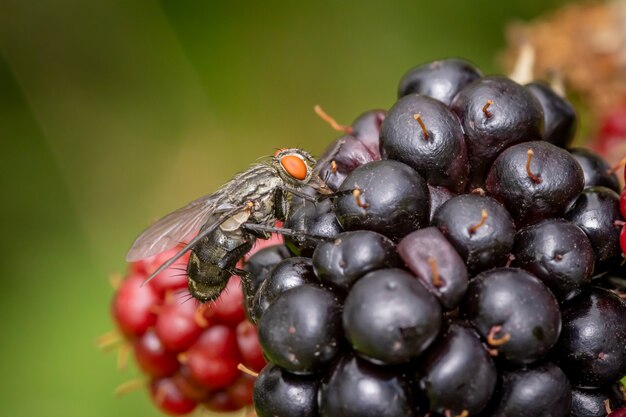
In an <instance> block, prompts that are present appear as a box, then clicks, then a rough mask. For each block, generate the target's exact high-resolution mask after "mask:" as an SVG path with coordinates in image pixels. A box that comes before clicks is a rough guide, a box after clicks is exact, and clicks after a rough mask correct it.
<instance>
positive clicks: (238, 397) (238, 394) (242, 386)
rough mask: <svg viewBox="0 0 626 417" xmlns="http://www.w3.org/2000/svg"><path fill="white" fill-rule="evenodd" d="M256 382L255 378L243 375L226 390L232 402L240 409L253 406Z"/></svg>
mask: <svg viewBox="0 0 626 417" xmlns="http://www.w3.org/2000/svg"><path fill="white" fill-rule="evenodd" d="M254 381H255V378H253V377H252V376H250V375H246V374H243V375H242V376H240V377H239V379H238V380H237V381H235V383H234V384H232V385H231V386H229V387H228V389H227V390H226V392H227V393H228V396H229V397H230V399H231V401H232V402H233V404H234V405H235V406H237V408H238V409H239V408H243V407H245V406H247V405H249V404H252V397H253V395H254Z"/></svg>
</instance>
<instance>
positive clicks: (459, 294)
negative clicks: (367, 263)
mask: <svg viewBox="0 0 626 417" xmlns="http://www.w3.org/2000/svg"><path fill="white" fill-rule="evenodd" d="M398 253H399V254H400V256H401V257H402V260H403V261H404V263H405V264H406V265H407V266H408V267H409V269H410V270H411V271H412V272H413V273H414V274H415V275H416V276H417V278H418V279H419V280H420V281H421V282H422V283H423V284H424V285H425V286H426V288H428V289H429V290H430V291H431V292H432V293H433V294H435V295H436V296H437V298H438V299H439V301H440V302H441V305H442V306H443V307H444V308H445V309H448V310H451V309H453V308H455V307H456V306H457V305H458V304H459V302H461V300H462V299H463V296H464V295H465V291H466V290H467V282H468V279H467V268H466V267H465V263H464V262H463V259H461V257H460V256H459V254H458V253H457V252H456V250H455V249H454V247H453V246H452V245H451V244H450V243H449V242H448V241H447V240H446V238H445V237H444V235H443V234H442V233H441V232H440V231H439V229H437V228H436V227H427V228H425V229H420V230H416V231H415V232H412V233H411V234H409V235H407V236H405V237H404V238H403V239H402V240H401V241H400V243H398Z"/></svg>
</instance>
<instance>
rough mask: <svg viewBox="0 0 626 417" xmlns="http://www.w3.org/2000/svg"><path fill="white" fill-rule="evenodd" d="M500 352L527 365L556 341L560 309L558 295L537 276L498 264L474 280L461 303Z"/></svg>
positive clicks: (490, 344)
mask: <svg viewBox="0 0 626 417" xmlns="http://www.w3.org/2000/svg"><path fill="white" fill-rule="evenodd" d="M461 313H462V315H463V317H465V318H466V319H468V320H469V321H470V322H471V323H472V325H473V326H474V327H475V328H476V330H478V333H480V335H481V336H482V337H483V338H484V339H485V341H486V342H487V345H489V346H490V347H491V348H492V349H493V353H494V354H497V355H498V357H500V356H501V357H502V358H503V359H505V360H507V361H509V362H511V363H513V364H516V365H526V364H529V363H532V362H534V361H536V360H538V359H541V358H542V357H543V356H544V355H546V354H547V353H548V351H549V350H550V349H551V348H552V346H554V344H555V343H556V341H557V339H558V337H559V334H560V331H561V313H560V311H559V306H558V304H557V302H556V299H555V298H554V295H552V293H551V292H550V290H548V288H547V287H546V286H545V285H544V284H543V283H542V282H541V281H540V280H539V279H537V278H536V277H534V276H533V275H531V274H529V273H528V272H526V271H524V270H521V269H517V268H497V269H492V270H489V271H486V272H483V273H482V274H480V275H478V276H477V277H476V278H475V279H473V280H472V281H471V282H470V284H469V288H468V289H467V295H466V296H465V302H464V303H463V305H462V306H461Z"/></svg>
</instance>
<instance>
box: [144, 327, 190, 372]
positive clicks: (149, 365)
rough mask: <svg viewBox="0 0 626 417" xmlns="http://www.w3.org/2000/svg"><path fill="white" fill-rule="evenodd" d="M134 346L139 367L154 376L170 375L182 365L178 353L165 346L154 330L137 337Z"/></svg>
mask: <svg viewBox="0 0 626 417" xmlns="http://www.w3.org/2000/svg"><path fill="white" fill-rule="evenodd" d="M133 348H134V350H135V359H136V360H137V364H138V365H139V368H140V369H141V370H142V371H143V372H145V373H147V374H148V375H150V376H152V377H155V378H161V377H165V376H170V375H172V374H173V373H174V372H176V371H177V370H178V367H179V366H180V364H179V362H178V358H177V357H176V353H175V352H172V351H169V350H167V349H166V348H165V346H163V343H162V342H161V339H159V337H158V336H157V334H156V333H155V332H154V330H148V331H147V332H146V333H144V334H143V336H141V337H139V338H137V339H136V340H135V342H134V344H133Z"/></svg>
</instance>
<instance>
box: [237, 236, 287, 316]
mask: <svg viewBox="0 0 626 417" xmlns="http://www.w3.org/2000/svg"><path fill="white" fill-rule="evenodd" d="M289 255H290V254H289V250H288V249H287V247H286V246H285V245H272V246H268V247H266V248H263V249H261V250H259V251H258V252H256V253H255V254H254V255H252V256H250V258H248V260H246V261H245V262H244V265H243V269H244V270H245V271H248V272H249V273H250V276H249V277H247V278H248V279H242V280H241V287H242V289H243V293H244V295H245V298H246V300H245V301H246V302H245V303H244V308H245V310H246V316H247V317H248V318H250V315H251V312H250V308H251V307H252V300H253V299H254V296H255V294H256V293H257V291H258V289H259V287H260V286H261V284H262V283H263V281H265V280H266V279H267V278H268V277H269V275H270V272H271V271H272V269H273V268H274V266H276V264H277V263H279V262H280V261H282V260H283V259H285V258H287V257H289Z"/></svg>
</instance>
